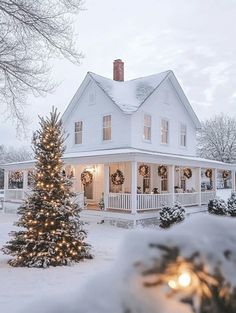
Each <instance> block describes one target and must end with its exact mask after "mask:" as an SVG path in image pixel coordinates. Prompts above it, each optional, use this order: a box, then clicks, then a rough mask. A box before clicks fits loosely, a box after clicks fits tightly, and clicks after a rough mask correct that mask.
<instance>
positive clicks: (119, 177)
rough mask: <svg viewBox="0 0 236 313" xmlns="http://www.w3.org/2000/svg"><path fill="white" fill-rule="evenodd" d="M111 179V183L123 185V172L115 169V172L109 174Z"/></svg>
mask: <svg viewBox="0 0 236 313" xmlns="http://www.w3.org/2000/svg"><path fill="white" fill-rule="evenodd" d="M111 181H112V184H113V185H116V186H119V185H123V184H124V181H125V178H124V174H123V173H122V172H121V171H120V170H118V169H117V170H116V172H115V173H113V174H111Z"/></svg>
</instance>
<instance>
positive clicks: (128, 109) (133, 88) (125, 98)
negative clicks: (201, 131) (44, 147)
mask: <svg viewBox="0 0 236 313" xmlns="http://www.w3.org/2000/svg"><path fill="white" fill-rule="evenodd" d="M166 79H169V80H170V82H171V84H172V86H173V88H174V89H175V91H176V93H177V96H178V97H179V99H180V101H181V102H182V104H183V105H184V107H185V109H186V110H187V112H188V114H189V115H190V117H191V119H192V121H193V123H194V125H195V127H196V128H197V129H198V128H201V124H200V122H199V119H198V117H197V116H196V114H195V112H194V111H193V108H192V106H191V104H190V103H189V101H188V99H187V97H186V96H185V94H184V92H183V90H182V88H181V86H180V84H179V82H178V80H177V79H176V77H175V75H174V73H173V72H172V71H171V70H169V71H165V72H161V73H158V74H154V75H149V76H146V77H140V78H136V79H132V80H128V81H115V80H112V79H110V78H106V77H103V76H101V75H98V74H95V73H92V72H88V73H87V75H86V77H85V79H84V80H83V82H82V84H81V85H80V87H79V89H78V90H77V92H76V93H75V95H74V97H73V98H72V100H71V102H70V104H69V105H68V107H67V109H66V110H65V112H64V114H63V116H62V119H63V121H65V120H66V119H67V118H68V117H69V116H70V114H71V112H72V111H73V110H74V108H75V105H76V103H78V99H79V98H80V96H81V95H82V94H83V91H84V90H85V88H86V87H87V86H88V84H89V82H90V81H91V80H92V81H93V82H95V84H96V85H97V86H98V87H99V88H101V90H102V91H103V92H104V93H105V94H106V96H107V97H108V98H109V99H110V100H111V101H112V102H113V103H114V104H115V105H116V106H117V107H118V108H119V109H120V110H121V111H122V112H123V113H125V114H133V113H134V112H136V111H137V110H138V109H139V108H140V107H141V106H142V104H143V103H144V102H145V101H146V100H147V99H148V98H149V97H150V96H151V95H152V94H153V93H154V91H157V92H158V90H159V89H160V87H161V85H162V83H163V82H164V81H165V80H166Z"/></svg>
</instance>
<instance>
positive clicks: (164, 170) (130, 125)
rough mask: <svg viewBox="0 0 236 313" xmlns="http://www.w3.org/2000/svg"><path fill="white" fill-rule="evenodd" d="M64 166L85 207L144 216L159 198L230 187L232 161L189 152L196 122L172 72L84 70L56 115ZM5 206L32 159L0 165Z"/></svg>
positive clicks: (191, 200)
mask: <svg viewBox="0 0 236 313" xmlns="http://www.w3.org/2000/svg"><path fill="white" fill-rule="evenodd" d="M62 119H63V124H64V128H65V130H66V132H67V133H68V134H69V136H68V138H67V141H66V146H67V148H66V152H65V155H64V162H65V172H66V173H67V175H72V176H73V180H74V185H73V188H74V191H75V192H77V193H78V194H80V195H81V197H83V196H84V197H85V199H86V203H87V206H86V208H87V209H94V210H97V209H98V208H99V202H100V200H101V198H104V204H105V207H104V210H103V211H101V213H99V214H102V215H106V216H108V217H110V216H113V215H115V214H116V215H117V216H118V215H119V216H122V217H126V218H133V217H134V216H135V218H137V217H138V218H140V216H141V217H142V218H144V217H150V216H152V215H154V214H156V210H157V209H159V208H160V207H161V206H162V205H163V204H164V203H166V204H172V203H174V202H175V201H178V202H180V203H182V204H183V205H184V206H196V205H198V206H199V205H203V204H207V203H208V201H209V199H212V198H213V197H214V196H215V192H216V188H217V187H218V188H221V187H224V188H226V187H227V188H232V189H233V190H235V168H234V167H233V166H232V165H230V164H225V163H222V162H216V161H212V160H206V159H201V158H199V157H197V156H196V131H197V130H198V129H199V128H200V122H199V120H198V118H197V116H196V114H195V113H194V111H193V109H192V107H191V105H190V103H189V101H188V99H187V97H186V96H185V94H184V92H183V90H182V88H181V86H180V84H179V82H178V81H177V79H176V77H175V75H174V73H173V72H172V71H166V72H163V73H159V74H154V75H150V76H147V77H141V78H137V79H133V80H129V81H124V63H123V62H122V61H121V60H119V59H118V60H115V61H114V63H113V80H112V79H109V78H105V77H103V76H100V75H97V74H94V73H91V72H88V73H87V75H86V77H85V78H84V80H83V82H82V83H81V85H80V87H79V89H78V90H77V92H76V94H75V95H74V97H73V99H72V101H71V102H70V103H69V105H68V107H67V109H66V111H65V112H64V114H63V116H62ZM2 167H3V168H4V169H5V186H4V194H5V198H4V201H5V202H4V203H5V207H6V208H7V207H10V206H12V204H13V203H15V202H17V203H18V202H19V200H21V199H23V198H24V196H25V192H27V191H28V190H29V178H30V173H31V171H32V169H33V167H34V161H27V162H20V163H14V164H5V165H3V166H2Z"/></svg>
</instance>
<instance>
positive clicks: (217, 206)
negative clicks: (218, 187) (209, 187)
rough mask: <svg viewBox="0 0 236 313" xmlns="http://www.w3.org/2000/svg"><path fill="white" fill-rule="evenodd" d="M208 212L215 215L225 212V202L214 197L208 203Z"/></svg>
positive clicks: (224, 213)
mask: <svg viewBox="0 0 236 313" xmlns="http://www.w3.org/2000/svg"><path fill="white" fill-rule="evenodd" d="M208 212H209V213H211V214H216V215H226V214H227V203H226V202H225V201H224V200H223V199H218V198H215V199H213V200H210V201H209V203H208Z"/></svg>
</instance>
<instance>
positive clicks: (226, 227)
mask: <svg viewBox="0 0 236 313" xmlns="http://www.w3.org/2000/svg"><path fill="white" fill-rule="evenodd" d="M183 223H184V224H183V225H176V227H172V228H170V230H169V231H168V232H165V231H163V230H161V229H160V228H157V229H155V230H149V231H148V230H145V231H144V230H139V231H132V232H130V233H129V235H128V237H127V238H125V240H124V247H123V249H121V251H120V254H119V258H118V259H117V260H116V262H115V264H113V266H112V267H111V268H107V269H104V271H103V272H102V273H100V274H98V276H97V277H93V278H92V279H91V281H90V282H89V283H87V285H85V286H83V288H81V289H79V290H77V291H76V290H75V292H74V293H69V292H68V293H67V294H66V293H65V294H64V295H63V296H60V297H58V296H55V297H54V298H51V299H40V301H41V302H40V301H38V303H35V302H34V303H32V306H30V307H28V308H27V309H24V310H22V313H23V312H24V313H32V312H34V313H64V312H66V313H94V312H96V313H111V312H112V313H235V312H236V303H235V299H236V294H235V292H236V275H235V272H236V237H235V229H236V219H230V218H219V217H218V216H213V215H205V216H204V218H203V216H202V215H201V214H198V215H196V216H191V217H189V218H188V219H186V220H185V221H184V222H183ZM92 262H93V261H92ZM181 264H186V267H185V268H183V269H184V270H185V271H186V272H185V273H189V274H191V276H190V277H191V280H190V281H188V282H187V283H188V286H186V287H182V288H179V286H178V284H176V285H174V282H175V281H176V279H177V283H178V279H179V277H180V276H178V274H179V273H178V271H177V269H179V265H181ZM85 269H86V268H85ZM173 269H176V270H174V271H173ZM87 270H88V268H87ZM78 279H79V277H78ZM184 282H186V280H184Z"/></svg>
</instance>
